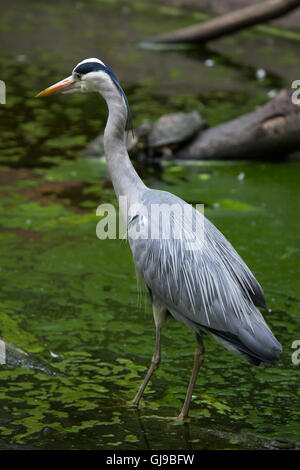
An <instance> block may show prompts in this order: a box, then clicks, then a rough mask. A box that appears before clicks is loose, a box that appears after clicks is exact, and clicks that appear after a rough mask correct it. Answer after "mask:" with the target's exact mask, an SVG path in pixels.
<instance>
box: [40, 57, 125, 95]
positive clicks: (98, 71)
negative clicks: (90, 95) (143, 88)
mask: <svg viewBox="0 0 300 470" xmlns="http://www.w3.org/2000/svg"><path fill="white" fill-rule="evenodd" d="M114 87H117V88H118V89H119V91H120V90H121V85H120V84H119V81H118V79H117V77H116V76H115V74H114V73H113V71H112V69H111V68H110V67H109V66H108V65H106V64H104V63H103V62H102V61H101V60H99V59H96V58H91V59H85V60H82V61H81V62H79V63H78V64H77V65H76V67H74V69H73V71H72V75H70V76H69V77H67V78H64V79H63V80H61V81H60V82H57V83H55V84H54V85H52V86H50V87H48V88H46V89H45V90H43V91H41V92H40V93H38V94H37V95H36V96H37V97H40V96H46V95H50V94H53V93H76V92H77V93H86V92H89V91H100V92H102V93H105V91H108V90H109V89H113V88H114Z"/></svg>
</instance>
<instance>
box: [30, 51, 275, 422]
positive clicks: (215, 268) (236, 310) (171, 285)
mask: <svg viewBox="0 0 300 470" xmlns="http://www.w3.org/2000/svg"><path fill="white" fill-rule="evenodd" d="M76 91H77V92H90V91H96V92H99V93H100V94H101V95H102V96H103V97H104V99H105V101H106V103H107V107H108V120H107V124H106V127H105V132H104V149H105V155H106V160H107V165H108V170H109V173H110V176H111V179H112V183H113V186H114V190H115V193H116V196H117V198H119V199H120V197H126V198H127V204H128V208H129V209H130V210H129V209H128V208H127V210H125V211H124V214H123V215H124V217H125V219H126V223H127V226H128V238H129V244H130V248H131V250H132V255H133V259H134V263H135V266H136V268H137V271H138V273H139V275H140V276H141V277H142V279H143V280H144V282H145V284H146V286H147V288H148V290H149V293H150V296H151V301H152V309H153V316H154V322H155V327H156V344H155V349H154V354H153V358H152V362H151V365H150V367H149V369H148V371H147V374H146V376H145V378H144V381H143V383H142V385H141V386H140V389H139V390H138V392H137V395H136V397H135V398H134V401H133V403H134V404H135V405H138V404H139V401H140V399H141V397H142V394H143V392H144V390H145V388H146V386H147V384H148V382H149V379H150V378H151V376H152V374H153V372H154V371H155V370H156V369H157V368H158V366H159V364H160V360H161V331H162V326H163V324H164V322H165V320H166V318H167V316H168V315H171V316H172V317H174V318H175V319H176V320H177V321H179V322H181V323H184V324H185V325H187V326H188V327H189V328H191V329H192V330H193V331H194V332H195V334H196V350H195V356H194V365H193V370H192V374H191V378H190V382H189V385H188V389H187V393H186V397H185V401H184V404H183V408H182V411H181V413H180V414H179V416H178V418H179V419H185V418H187V416H188V413H189V408H190V403H191V399H192V393H193V389H194V386H195V382H196V378H197V375H198V371H199V368H200V366H201V364H202V362H203V360H204V354H205V351H204V344H203V339H202V338H203V335H204V334H210V335H212V336H213V337H214V338H215V339H216V340H217V341H218V342H220V343H221V344H222V345H223V346H225V347H226V348H227V349H229V350H230V351H231V352H232V353H234V354H237V355H239V356H240V357H241V358H243V359H245V360H246V361H248V362H249V363H250V364H253V365H259V364H260V363H261V362H265V363H269V364H275V363H276V362H277V361H278V360H279V355H280V352H281V349H282V348H281V345H280V343H279V342H278V341H277V339H276V338H275V337H274V335H273V333H272V332H271V330H270V328H269V327H268V325H267V324H266V322H265V320H264V318H263V316H262V314H261V312H260V311H259V310H258V307H262V308H266V303H265V297H264V293H263V290H262V288H261V286H260V284H259V283H258V281H257V280H256V279H255V277H254V275H253V274H252V273H251V271H250V270H249V268H248V267H247V266H246V264H245V263H244V261H243V260H242V259H241V257H240V256H239V255H238V253H237V252H236V251H235V249H234V248H233V247H232V245H231V244H230V243H229V241H228V240H227V239H226V238H225V237H224V236H223V235H222V233H221V232H220V231H219V230H218V229H217V228H216V227H215V226H214V225H213V224H212V223H211V222H210V221H209V220H208V219H207V218H205V217H204V215H203V214H201V213H200V212H198V211H196V209H194V208H192V207H191V206H190V205H189V204H187V203H186V202H185V201H183V200H182V199H180V198H179V197H177V196H175V195H173V194H171V193H169V192H166V191H160V190H154V189H150V188H148V187H147V186H146V185H145V184H144V182H143V181H142V180H141V178H140V177H139V176H138V174H137V172H136V171H135V169H134V167H133V165H132V163H131V161H130V158H129V156H128V153H127V149H126V132H125V129H126V126H127V124H128V121H129V120H130V109H129V104H128V101H127V98H126V95H125V93H124V91H123V89H122V87H121V85H120V83H119V81H118V79H117V77H116V75H115V74H114V73H113V71H112V69H111V68H110V67H109V66H107V65H106V64H104V63H103V62H102V61H101V60H99V59H96V58H90V59H85V60H83V61H81V62H79V63H78V64H77V65H76V67H75V68H74V69H73V71H72V74H71V75H70V76H69V77H67V78H66V79H64V80H62V81H60V82H58V83H56V84H55V85H52V86H50V87H49V88H46V89H45V90H44V91H42V92H41V93H39V94H38V95H37V96H45V95H49V94H51V93H55V92H63V93H64V92H76ZM161 205H163V206H164V208H166V209H167V210H168V209H172V208H174V207H175V208H177V209H179V210H181V211H182V212H181V213H183V214H185V213H186V214H188V215H187V219H188V221H189V222H191V223H188V224H187V223H186V219H183V218H182V217H178V214H176V213H175V212H176V211H171V216H170V220H171V227H172V230H170V231H169V232H168V236H165V234H164V233H162V232H164V230H163V228H164V213H163V212H157V211H156V212H154V211H153V210H152V209H153V207H157V206H160V207H161ZM141 208H146V212H143V210H142V209H141ZM169 212H170V211H169ZM198 222H199V224H200V225H199V226H200V227H202V230H201V233H200V231H199V232H197V230H196V231H195V233H193V237H192V236H191V237H189V236H190V235H191V234H190V233H189V232H191V231H193V232H194V230H193V227H195V225H196V227H198V226H197V223H198ZM150 226H151V229H153V228H154V231H155V234H156V236H151V235H149V231H148V229H149V227H150ZM143 227H144V229H145V227H146V232H143V233H147V236H137V233H140V234H141V231H142V228H143ZM176 231H177V232H178V233H179V232H180V233H181V234H183V235H182V236H181V237H180V236H177V234H176V233H175V232H176ZM151 233H152V232H151ZM190 238H191V240H192V242H193V246H191V243H192V242H191V241H190Z"/></svg>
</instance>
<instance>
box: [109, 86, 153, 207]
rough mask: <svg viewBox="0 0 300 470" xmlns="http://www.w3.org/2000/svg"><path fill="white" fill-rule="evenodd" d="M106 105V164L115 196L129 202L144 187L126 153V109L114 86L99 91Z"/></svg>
mask: <svg viewBox="0 0 300 470" xmlns="http://www.w3.org/2000/svg"><path fill="white" fill-rule="evenodd" d="M101 94H102V95H103V97H104V99H105V100H106V103H107V106H108V111H109V115H108V120H107V124H106V127H105V131H104V151H105V155H106V160H107V166H108V169H109V173H110V176H111V179H112V183H113V186H114V190H115V193H116V195H117V197H119V196H127V198H128V200H129V202H135V201H136V200H137V197H138V194H139V192H140V191H141V190H142V189H144V188H145V185H144V183H143V182H142V180H141V178H140V177H139V176H138V174H137V173H136V171H135V169H134V167H133V165H132V163H131V161H130V159H129V156H128V153H127V148H126V135H125V127H126V121H127V109H126V105H125V103H124V100H123V97H122V96H121V94H120V92H119V90H118V89H117V88H116V87H113V88H111V89H107V90H105V92H103V90H102V91H101Z"/></svg>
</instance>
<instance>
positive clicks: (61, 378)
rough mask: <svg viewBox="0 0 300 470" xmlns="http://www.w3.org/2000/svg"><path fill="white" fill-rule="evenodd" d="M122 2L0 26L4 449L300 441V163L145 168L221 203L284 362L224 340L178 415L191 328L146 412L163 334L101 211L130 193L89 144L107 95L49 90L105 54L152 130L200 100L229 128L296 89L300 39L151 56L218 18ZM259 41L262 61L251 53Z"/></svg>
mask: <svg viewBox="0 0 300 470" xmlns="http://www.w3.org/2000/svg"><path fill="white" fill-rule="evenodd" d="M3 3H5V2H3ZM122 5H123V2H120V3H119V2H116V1H105V2H104V1H102V2H101V1H96V0H94V1H88V2H84V3H80V2H77V3H74V2H63V5H62V2H51V3H50V4H49V2H38V3H37V2H34V1H26V2H24V1H21V0H18V1H16V2H14V7H13V9H12V8H9V7H8V6H9V3H8V2H7V9H5V10H4V13H3V15H2V16H1V19H0V42H1V44H4V45H5V47H3V50H5V53H4V52H3V53H2V55H1V57H0V79H2V80H5V82H6V86H7V104H6V105H5V106H2V105H1V107H0V132H1V133H0V162H1V166H0V181H1V187H0V195H1V198H0V210H1V221H0V238H1V251H0V285H1V290H0V335H1V338H2V339H3V340H5V341H7V342H8V343H7V345H8V346H7V347H8V349H7V360H8V364H7V365H2V366H0V368H1V369H0V404H1V406H0V448H2V449H10V448H18V449H22V448H26V449H30V448H31V449H35V448H43V449H241V448H243V449H244V448H250V449H256V448H259V449H260V448H274V447H275V448H278V447H295V446H297V445H299V444H297V441H300V424H299V423H300V409H299V371H300V369H299V368H300V365H298V366H297V365H294V364H293V363H292V353H293V352H294V350H293V349H292V343H293V342H294V341H295V340H300V315H299V302H300V296H299V243H298V237H299V223H298V212H299V211H298V207H299V178H298V171H299V169H298V168H299V166H298V164H297V163H296V162H293V161H285V162H283V161H281V162H277V163H276V164H275V163H274V164H271V163H266V162H256V163H253V162H219V163H214V162H210V163H207V162H202V163H201V162H199V163H198V164H197V163H193V164H185V165H183V164H182V163H181V162H168V163H165V164H163V165H161V166H158V165H156V166H155V167H152V166H151V165H150V166H146V165H144V166H143V167H142V166H141V165H140V166H138V167H137V168H138V171H139V172H140V173H141V174H142V175H143V177H144V180H145V182H146V183H147V184H148V185H149V186H151V187H153V188H160V189H166V190H169V191H171V192H173V193H175V194H177V195H179V196H181V197H182V198H184V199H185V200H187V201H188V202H190V203H205V205H206V206H205V214H206V216H207V217H208V218H209V219H210V220H212V221H213V222H214V223H215V225H216V226H217V227H218V228H219V229H220V230H221V231H222V232H223V233H224V234H225V235H226V236H227V238H228V239H229V240H230V241H231V242H232V243H233V245H234V246H235V247H236V249H237V250H238V252H239V253H240V254H241V256H242V257H243V259H244V260H245V261H246V263H247V264H248V266H249V267H250V268H251V270H252V271H253V273H254V274H255V276H256V277H257V279H258V280H259V281H260V283H261V284H262V286H263V288H264V290H265V294H266V300H267V305H268V310H267V311H265V312H264V317H265V318H266V320H267V322H268V324H269V325H270V327H271V329H272V330H273V331H274V333H275V334H276V337H277V338H278V339H279V340H280V342H281V343H282V345H283V353H282V357H281V360H280V362H279V364H278V365H277V366H276V367H271V366H262V367H259V368H254V367H251V366H249V365H248V364H246V363H244V362H241V361H239V360H238V359H237V358H235V357H233V356H232V355H230V354H229V353H228V352H227V351H225V350H224V349H223V348H222V347H221V346H219V345H218V344H217V343H216V342H215V341H214V340H213V339H209V338H208V339H207V340H206V350H207V355H206V360H205V363H204V365H203V367H202V369H201V371H200V373H199V378H198V382H197V386H196V388H195V391H194V397H193V402H192V407H191V412H190V419H189V421H188V422H187V423H186V424H182V423H178V422H177V421H176V419H175V418H176V416H177V415H178V413H179V411H180V408H181V405H182V402H183V400H184V396H185V392H186V387H187V384H188V381H189V377H190V373H191V368H192V361H193V353H194V346H195V345H194V335H193V333H192V332H191V331H189V330H188V329H187V328H186V327H184V326H183V325H181V324H178V323H176V322H174V321H170V322H168V323H167V325H166V327H165V329H164V333H163V358H162V364H161V367H160V369H159V370H158V371H157V372H156V374H155V377H154V378H153V380H152V381H151V383H150V384H149V386H148V388H147V389H146V392H145V394H144V398H143V400H142V402H141V406H140V408H139V410H136V409H135V408H134V407H132V406H131V401H132V399H133V397H134V396H135V393H136V391H137V389H138V387H139V385H140V383H141V380H142V378H143V377H144V373H145V371H146V368H147V367H148V365H149V362H150V360H151V356H152V353H153V348H154V336H155V329H154V324H153V319H152V313H151V306H150V303H149V301H148V300H147V299H146V298H144V297H143V296H139V293H138V287H137V282H136V278H135V272H134V266H133V262H132V259H131V253H130V250H129V247H128V244H126V243H125V242H124V241H119V240H106V241H100V240H98V239H97V237H96V225H97V222H98V221H99V218H98V217H96V215H95V213H96V208H97V206H98V205H99V204H100V203H102V202H113V203H115V196H114V193H113V189H112V186H111V183H110V181H109V178H108V174H107V170H106V165H105V161H104V159H103V158H102V159H92V160H88V159H85V158H82V157H81V152H82V150H83V149H84V147H85V145H86V144H87V143H88V142H89V141H90V140H91V139H92V138H94V137H95V136H96V135H98V134H99V133H100V132H101V131H102V130H103V127H104V124H105V119H106V108H105V105H103V101H101V100H99V99H98V97H97V98H96V97H95V96H93V95H88V96H75V95H72V96H67V95H66V96H55V97H50V98H49V99H47V100H35V99H34V98H33V97H34V95H35V93H36V92H37V91H39V90H41V89H43V88H45V87H46V86H48V85H50V84H52V83H54V82H55V81H56V80H59V79H61V78H63V77H65V76H67V75H69V73H70V70H71V69H72V68H73V66H74V65H75V64H76V63H77V62H78V61H79V60H81V59H82V58H84V57H91V56H96V57H97V56H98V57H99V58H101V59H102V60H104V61H105V62H107V63H109V64H110V65H111V66H112V68H113V69H114V70H115V72H116V73H117V75H118V76H119V78H120V80H121V82H122V84H123V85H124V89H125V90H126V93H127V95H128V99H129V102H130V104H131V108H132V112H133V116H134V122H135V125H139V124H140V123H141V122H142V121H143V120H144V119H145V118H147V119H151V120H155V119H156V118H157V117H159V116H160V115H161V114H163V113H166V112H174V111H178V110H180V111H192V110H194V109H198V110H199V111H200V113H201V114H202V116H203V117H204V118H205V119H206V120H207V122H208V123H209V124H210V125H214V124H217V123H219V122H223V121H224V120H227V119H230V118H233V117H235V116H238V115H239V114H242V113H244V112H246V111H248V110H249V111H250V110H253V109H254V107H255V106H257V105H259V104H262V103H264V102H266V101H268V99H269V96H270V92H272V93H273V92H274V91H276V90H277V89H279V88H281V87H289V86H290V81H289V80H290V78H291V77H290V75H289V74H290V72H289V73H287V68H286V67H285V66H284V64H286V63H287V62H289V64H290V66H291V67H293V70H295V74H296V73H297V71H298V73H299V74H300V67H299V64H298V57H297V55H296V45H295V43H293V42H287V41H285V40H281V39H279V38H275V37H269V36H267V35H264V34H262V33H258V32H247V33H244V34H240V35H238V36H234V37H233V38H230V40H228V39H227V40H224V41H218V42H217V43H215V44H214V45H212V46H211V47H210V48H201V49H199V50H197V51H195V50H185V51H165V52H162V51H150V50H145V49H141V48H138V47H137V43H138V42H139V41H142V40H145V39H148V38H149V37H153V36H154V35H155V34H158V33H161V32H162V31H167V30H171V29H174V28H176V27H179V26H184V25H187V24H192V23H193V22H195V20H200V19H201V18H202V16H201V15H200V14H196V15H195V14H192V13H182V12H181V11H180V10H177V9H170V8H165V7H159V6H156V7H155V8H153V5H152V4H151V3H148V2H141V1H139V2H127V4H126V7H124V6H122ZM12 32H13V34H11V33H12ZM253 43H255V44H256V47H257V51H258V55H259V61H260V63H259V64H255V63H253V62H254V61H253V57H252V59H251V60H250V61H249V59H248V57H247V51H248V49H247V48H248V46H249V44H253ZM270 44H271V45H272V47H275V48H276V51H277V54H278V56H279V55H280V51H281V52H282V56H281V60H282V62H281V63H282V64H283V65H282V67H280V60H279V59H278V60H276V67H274V68H272V64H270V68H266V72H267V75H266V78H265V79H264V80H262V81H259V80H257V78H256V71H257V68H258V67H261V66H262V63H266V64H269V63H270V47H271V46H270ZM297 47H298V46H297ZM231 50H234V51H237V50H242V51H243V53H242V54H241V53H240V54H239V55H236V56H234V54H233V53H231V52H230V51H231ZM287 50H288V51H289V53H288V56H287ZM264 55H265V59H266V61H265V62H263V56H264ZM207 59H211V60H212V61H213V67H207V66H205V61H206V60H207ZM206 64H207V62H206ZM294 78H295V79H296V78H299V77H296V76H295V77H294ZM272 93H271V94H272ZM10 343H12V345H10Z"/></svg>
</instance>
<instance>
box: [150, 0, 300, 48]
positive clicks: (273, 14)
mask: <svg viewBox="0 0 300 470" xmlns="http://www.w3.org/2000/svg"><path fill="white" fill-rule="evenodd" d="M299 6H300V0H266V1H264V2H261V3H258V4H257V3H256V4H255V5H250V6H248V7H245V8H241V9H239V10H235V11H233V12H230V13H227V14H226V15H223V16H219V17H218V18H215V19H213V20H210V21H206V22H205V23H200V24H197V25H195V26H190V27H188V28H183V29H179V30H177V31H172V32H170V33H168V34H164V35H162V36H159V37H157V38H154V39H152V40H150V41H149V42H150V43H201V42H206V41H209V40H212V39H217V38H220V37H222V36H225V35H227V34H230V33H235V32H237V31H239V30H241V29H244V28H247V27H249V26H253V25H256V24H260V23H264V22H266V21H269V20H273V19H275V18H278V17H280V16H282V15H285V14H286V13H288V12H290V11H292V10H294V9H295V8H297V7H299Z"/></svg>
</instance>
